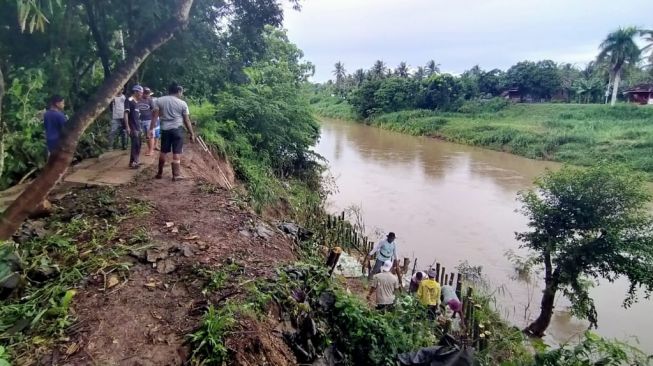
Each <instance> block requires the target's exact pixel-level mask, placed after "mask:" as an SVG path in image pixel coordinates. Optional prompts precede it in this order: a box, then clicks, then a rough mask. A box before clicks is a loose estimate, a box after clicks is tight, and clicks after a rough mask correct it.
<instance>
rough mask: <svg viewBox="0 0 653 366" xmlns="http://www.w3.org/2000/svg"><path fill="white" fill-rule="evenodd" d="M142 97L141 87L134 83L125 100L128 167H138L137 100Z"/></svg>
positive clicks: (138, 132) (139, 147)
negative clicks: (128, 142) (129, 140)
mask: <svg viewBox="0 0 653 366" xmlns="http://www.w3.org/2000/svg"><path fill="white" fill-rule="evenodd" d="M142 97H143V87H142V86H140V85H134V86H133V87H132V95H131V97H129V99H127V100H126V101H125V130H126V131H127V134H128V135H129V137H130V139H131V152H130V155H129V167H130V168H131V169H138V167H139V166H140V165H141V164H140V162H139V159H140V155H141V117H140V111H139V109H138V102H139V101H140V100H141V98H142Z"/></svg>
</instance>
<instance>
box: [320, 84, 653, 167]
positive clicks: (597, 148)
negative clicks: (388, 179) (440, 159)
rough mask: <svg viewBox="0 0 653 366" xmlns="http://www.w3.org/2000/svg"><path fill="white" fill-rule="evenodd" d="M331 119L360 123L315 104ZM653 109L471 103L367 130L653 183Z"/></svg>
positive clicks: (332, 105) (376, 120)
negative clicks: (620, 168)
mask: <svg viewBox="0 0 653 366" xmlns="http://www.w3.org/2000/svg"><path fill="white" fill-rule="evenodd" d="M311 101H312V102H313V104H312V106H313V109H314V111H315V112H316V113H317V114H318V115H322V116H325V117H331V118H338V119H347V120H356V115H355V113H354V111H353V109H352V108H351V106H350V105H349V104H348V103H347V102H346V101H344V100H341V99H339V98H337V97H321V98H317V97H315V98H314V99H312V100H311ZM651 120H653V108H649V107H647V106H632V105H620V106H617V107H609V106H605V105H581V104H507V103H502V102H501V101H500V100H491V101H488V102H485V103H483V102H478V101H471V102H467V103H465V104H464V105H463V106H461V107H460V108H459V111H458V112H438V111H429V110H409V111H400V112H394V113H388V114H378V115H375V116H374V117H372V118H370V119H369V120H366V121H364V123H365V124H369V125H373V126H376V127H380V128H384V129H388V130H392V131H397V132H401V133H406V134H410V135H415V136H428V137H434V138H438V139H442V140H445V141H449V142H455V143H461V144H466V145H472V146H481V147H484V148H488V149H492V150H496V151H502V152H508V153H511V154H515V155H519V156H524V157H527V158H530V159H537V160H550V161H556V162H562V163H570V164H574V165H581V166H583V165H584V166H589V165H592V164H595V163H596V162H597V161H601V160H605V161H609V162H619V163H623V164H625V165H627V166H629V167H630V168H632V169H634V170H638V171H642V172H645V173H647V174H648V175H649V178H651V179H653V124H651V122H650V121H651Z"/></svg>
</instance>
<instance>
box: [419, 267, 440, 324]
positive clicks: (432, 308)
mask: <svg viewBox="0 0 653 366" xmlns="http://www.w3.org/2000/svg"><path fill="white" fill-rule="evenodd" d="M428 275H429V278H427V279H424V280H422V282H420V283H419V288H417V299H418V300H419V302H420V303H421V304H422V305H424V306H426V307H427V308H428V311H429V316H430V317H431V318H432V319H435V317H436V315H437V314H438V305H439V304H440V284H439V283H438V281H436V277H437V276H438V274H437V272H436V271H435V270H434V269H433V268H431V269H430V270H429V271H428Z"/></svg>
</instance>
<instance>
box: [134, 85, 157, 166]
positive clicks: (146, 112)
mask: <svg viewBox="0 0 653 366" xmlns="http://www.w3.org/2000/svg"><path fill="white" fill-rule="evenodd" d="M151 95H152V91H151V90H150V88H148V87H145V88H143V97H142V98H141V100H139V101H138V111H139V113H140V118H141V129H142V131H143V133H145V140H146V141H147V152H146V153H145V156H152V154H153V152H154V136H150V133H149V131H150V123H152V113H153V111H154V101H153V99H152V96H151Z"/></svg>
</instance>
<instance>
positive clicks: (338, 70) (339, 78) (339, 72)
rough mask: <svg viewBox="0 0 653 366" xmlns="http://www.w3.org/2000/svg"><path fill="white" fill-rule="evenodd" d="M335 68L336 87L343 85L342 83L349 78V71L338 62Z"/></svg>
mask: <svg viewBox="0 0 653 366" xmlns="http://www.w3.org/2000/svg"><path fill="white" fill-rule="evenodd" d="M333 67H334V70H333V75H334V76H335V77H336V85H342V82H343V81H344V80H345V76H347V70H345V64H343V63H342V62H340V61H338V62H336V64H335V65H333Z"/></svg>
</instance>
